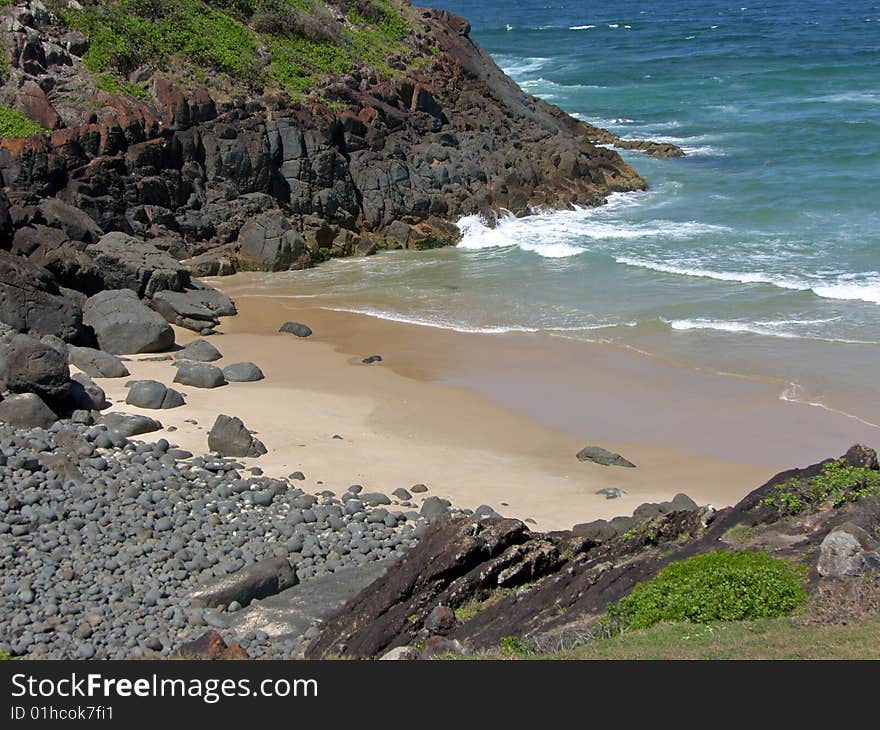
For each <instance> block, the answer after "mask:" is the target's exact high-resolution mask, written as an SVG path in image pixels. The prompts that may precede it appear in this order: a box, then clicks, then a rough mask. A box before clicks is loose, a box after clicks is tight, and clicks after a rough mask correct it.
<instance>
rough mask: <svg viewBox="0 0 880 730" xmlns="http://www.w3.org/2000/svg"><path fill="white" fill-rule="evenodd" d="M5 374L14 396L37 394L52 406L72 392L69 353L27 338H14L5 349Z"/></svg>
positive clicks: (8, 386) (7, 384)
mask: <svg viewBox="0 0 880 730" xmlns="http://www.w3.org/2000/svg"><path fill="white" fill-rule="evenodd" d="M0 360H2V363H3V365H2V371H3V372H2V373H0V379H2V380H5V382H6V387H7V388H8V389H9V390H10V391H12V392H13V393H36V394H37V395H39V396H40V397H41V398H43V399H44V400H46V401H47V402H49V403H53V402H54V403H57V402H59V401H61V400H63V399H64V398H65V397H66V396H67V395H68V393H69V392H70V369H69V368H68V366H67V352H66V351H64V350H62V349H59V348H55V347H52V346H50V345H48V344H46V343H44V342H41V341H40V340H38V339H36V338H34V337H30V336H28V335H15V336H14V337H13V338H12V339H11V340H10V341H9V342H8V344H6V345H5V346H3V356H2V358H0Z"/></svg>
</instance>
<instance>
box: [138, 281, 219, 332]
mask: <svg viewBox="0 0 880 730" xmlns="http://www.w3.org/2000/svg"><path fill="white" fill-rule="evenodd" d="M150 306H151V307H152V308H153V309H155V310H156V311H157V312H159V314H161V315H162V316H163V317H165V319H166V320H167V321H169V322H171V323H172V324H176V325H179V326H181V327H186V328H187V329H190V330H193V331H194V332H200V331H201V330H203V329H205V328H206V327H212V326H214V325H216V324H217V323H218V322H219V321H220V320H219V317H226V316H229V315H232V314H235V305H234V304H232V300H230V299H229V297H226V296H225V295H224V294H221V293H220V292H218V291H216V290H213V289H188V290H186V291H182V292H178V291H170V290H165V291H159V292H156V293H155V294H153V297H152V299H151V300H150Z"/></svg>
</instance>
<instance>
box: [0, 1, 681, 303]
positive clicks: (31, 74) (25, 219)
mask: <svg viewBox="0 0 880 730" xmlns="http://www.w3.org/2000/svg"><path fill="white" fill-rule="evenodd" d="M362 4H364V3H362ZM86 5H87V8H88V7H91V4H89V3H87V4H86ZM341 5H342V3H340V7H341ZM366 5H369V3H366ZM386 5H387V3H386ZM328 7H330V10H334V9H335V10H336V11H337V15H338V14H339V13H340V12H341V11H340V10H339V8H335V6H333V4H332V3H330V4H329V6H328ZM395 7H397V8H398V12H400V13H401V17H402V18H404V19H405V28H406V33H405V35H403V36H402V37H401V39H400V46H401V49H402V50H401V52H400V54H399V56H398V57H396V58H390V59H388V63H389V66H388V67H387V68H384V69H379V70H377V68H376V67H375V66H371V65H368V64H364V65H357V64H355V65H354V66H353V67H352V68H351V69H350V70H349V71H348V72H346V73H344V74H342V75H339V74H336V75H324V76H321V77H320V78H319V79H318V80H316V81H315V84H314V87H313V88H311V89H310V90H309V93H308V94H307V95H299V96H298V97H297V99H296V100H295V101H294V100H292V98H291V97H290V96H289V95H287V94H285V93H284V92H283V90H277V89H272V88H269V87H266V88H250V87H248V86H247V85H245V84H243V83H242V82H240V81H239V80H236V79H234V78H231V77H229V75H228V74H223V73H219V72H218V73H213V74H207V75H203V76H202V77H201V78H202V80H203V81H204V83H201V84H200V83H197V82H195V81H193V77H194V76H195V75H196V74H188V73H185V71H186V69H182V70H179V69H172V70H173V71H174V72H175V73H174V74H173V77H172V74H171V73H166V72H167V69H160V68H156V67H155V66H152V65H150V64H149V63H146V64H143V65H142V66H140V67H138V68H137V69H134V70H131V71H130V72H128V77H127V78H125V77H122V78H121V79H120V78H117V77H118V76H119V74H116V76H114V77H113V78H114V79H115V82H114V84H111V85H108V83H107V81H106V79H107V74H106V73H105V74H95V73H92V72H91V71H90V70H89V68H87V65H86V64H85V63H84V62H83V58H84V57H86V58H87V57H88V52H89V48H90V43H91V42H92V41H91V40H90V39H89V38H88V37H87V35H85V34H84V33H83V32H81V31H77V30H71V29H70V28H69V27H67V26H65V25H64V24H63V23H62V22H61V21H60V20H59V17H57V16H55V15H52V14H51V13H50V12H48V11H47V10H46V9H45V8H44V7H43V6H42V5H41V4H40V3H39V2H38V0H32V2H30V3H28V4H27V5H15V6H11V7H8V8H6V9H4V10H3V11H2V18H0V42H2V45H3V49H4V53H5V56H6V59H7V65H8V69H7V71H5V72H3V73H2V74H0V75H2V77H3V79H4V83H3V85H2V87H0V102H3V103H5V104H6V105H8V106H13V107H15V108H16V109H17V110H18V111H19V112H20V113H22V114H24V115H25V116H26V117H28V118H30V119H32V120H34V121H36V122H37V123H38V124H39V125H41V126H42V127H44V128H46V129H47V130H48V133H47V134H42V135H40V134H38V135H34V136H31V137H28V138H19V139H16V138H5V139H2V140H0V175H2V182H3V185H4V187H5V190H6V195H7V196H8V202H7V201H5V200H0V237H2V241H0V243H2V245H3V247H4V248H9V246H10V240H11V238H12V237H13V236H18V237H19V238H21V235H22V234H20V231H21V229H22V228H28V229H36V230H37V231H38V233H37V234H34V233H32V232H29V233H28V235H29V236H30V238H31V239H32V240H33V241H34V243H37V244H38V246H37V247H36V248H40V247H42V249H41V250H40V253H39V255H38V257H37V262H38V263H39V264H40V265H43V266H44V267H47V266H48V263H49V262H52V263H53V265H54V266H55V267H56V269H60V270H65V271H68V270H70V269H71V268H74V269H76V271H77V272H88V273H89V274H91V273H93V272H94V269H95V268H96V267H95V266H94V263H95V262H94V256H93V255H92V254H91V253H90V252H89V251H84V250H83V247H82V246H77V245H75V246H73V247H70V246H67V245H66V242H64V241H60V242H56V241H55V238H57V236H55V234H51V233H48V232H46V231H44V230H43V229H37V228H36V227H37V226H45V227H48V228H52V225H51V223H48V222H46V221H44V220H42V219H41V218H40V217H39V216H35V215H34V214H33V213H31V211H32V210H33V208H34V206H38V205H40V204H41V201H43V200H45V199H56V198H57V199H59V200H61V201H64V202H65V203H67V204H69V205H70V206H72V207H73V208H74V209H76V210H78V211H80V212H81V213H83V214H85V215H86V216H87V217H88V218H89V219H91V220H92V221H93V222H94V224H95V226H96V227H97V229H98V230H100V231H101V232H104V233H107V232H111V231H119V232H122V233H125V234H127V235H131V236H133V237H134V238H135V239H137V240H140V241H149V242H151V243H152V244H153V245H155V246H156V247H157V248H159V249H160V250H162V251H166V252H168V253H169V254H170V255H171V256H173V257H174V258H175V259H177V260H182V261H186V263H187V266H188V268H189V269H190V271H191V272H192V273H194V274H195V275H205V274H216V273H229V272H232V271H235V270H239V269H263V270H281V269H289V268H299V267H304V266H309V265H311V264H312V263H313V262H315V261H320V260H323V259H324V258H326V257H328V256H331V255H332V256H336V255H340V256H341V255H350V254H354V253H359V254H368V253H371V252H373V251H375V250H376V248H382V247H392V248H396V247H416V248H417V247H428V246H433V245H438V244H444V243H454V242H455V241H456V240H457V238H458V231H457V228H456V227H455V226H454V225H451V221H454V220H456V219H457V218H458V217H459V216H461V215H463V214H470V213H474V212H484V213H489V212H490V211H492V210H498V209H500V208H507V209H510V210H512V211H514V212H515V213H517V214H525V213H527V212H528V210H529V207H530V206H552V207H563V206H567V205H570V204H572V203H578V204H583V205H597V204H601V203H602V202H603V200H604V198H605V197H606V196H607V195H608V194H609V193H610V192H613V191H628V190H638V189H642V188H644V187H645V183H644V181H643V180H642V178H641V177H640V176H639V175H638V173H636V172H635V170H633V169H632V168H631V167H630V166H629V165H628V164H627V163H626V162H624V161H623V160H622V158H621V157H620V156H619V155H618V154H617V153H616V152H614V151H612V150H609V149H606V148H603V147H596V146H594V145H593V144H592V142H591V140H593V139H595V138H596V130H595V128H592V127H590V126H589V125H585V124H582V123H580V122H577V121H576V120H574V119H572V118H571V117H568V116H567V115H565V114H564V113H563V112H562V111H561V110H559V109H558V108H556V107H552V106H550V105H548V104H546V103H544V102H542V101H540V100H537V99H535V98H533V97H531V96H529V95H527V94H525V93H523V92H522V91H521V90H520V89H519V88H518V87H517V86H516V85H515V84H514V83H513V82H512V81H511V80H510V79H509V78H507V77H506V76H505V75H504V74H503V73H502V72H501V70H500V69H499V68H498V67H497V66H496V65H495V63H494V62H493V61H492V60H491V58H490V57H489V56H488V55H487V54H486V53H485V52H483V51H482V50H481V49H480V48H479V47H478V46H477V45H476V44H475V43H474V42H473V41H472V40H471V39H470V37H469V25H468V23H467V22H466V21H465V20H463V19H461V18H459V17H457V16H454V15H451V14H450V13H448V12H444V11H434V10H425V9H419V8H412V7H407V6H399V7H398V6H396V5H395ZM334 17H336V16H334ZM342 17H343V18H344V16H342ZM339 22H340V23H341V24H342V25H345V23H347V22H348V21H346V20H344V19H343V20H342V21H339ZM92 65H94V64H92ZM106 88H110V89H112V90H113V92H112V93H111V92H109V91H105V90H103V89H106ZM602 141H603V142H605V141H607V140H604V138H603V140H602ZM646 149H647V150H648V151H649V152H653V153H657V154H663V153H664V152H663V146H654V147H651V146H650V145H648V146H647V147H646ZM53 236H54V238H53ZM71 238H72V237H71ZM61 246H65V248H64V250H63V251H62V252H58V251H57V248H58V247H61ZM53 257H54V258H53ZM83 276H84V274H83ZM83 276H80V277H79V278H83ZM92 286H93V288H94V284H92Z"/></svg>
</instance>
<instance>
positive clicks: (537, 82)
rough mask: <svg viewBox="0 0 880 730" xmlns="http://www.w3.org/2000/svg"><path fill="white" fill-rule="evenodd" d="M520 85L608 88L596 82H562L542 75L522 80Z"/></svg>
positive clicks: (530, 87)
mask: <svg viewBox="0 0 880 730" xmlns="http://www.w3.org/2000/svg"><path fill="white" fill-rule="evenodd" d="M519 85H520V86H522V87H523V88H526V89H534V88H539V87H542V86H547V87H550V88H551V89H604V88H607V87H605V86H598V85H596V84H560V83H558V82H556V81H551V80H550V79H545V78H544V77H542V76H539V77H538V78H536V79H527V80H525V81H520V82H519Z"/></svg>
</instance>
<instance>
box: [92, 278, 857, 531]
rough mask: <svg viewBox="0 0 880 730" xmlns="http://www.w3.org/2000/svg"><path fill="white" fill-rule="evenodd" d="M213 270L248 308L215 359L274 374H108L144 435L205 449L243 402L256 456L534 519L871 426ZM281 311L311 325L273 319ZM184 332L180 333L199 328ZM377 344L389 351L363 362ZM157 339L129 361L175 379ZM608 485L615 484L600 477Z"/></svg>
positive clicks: (680, 484) (692, 488)
mask: <svg viewBox="0 0 880 730" xmlns="http://www.w3.org/2000/svg"><path fill="white" fill-rule="evenodd" d="M212 284H214V285H217V286H220V287H223V288H226V289H228V290H229V291H230V292H231V293H232V295H233V297H234V298H235V299H236V302H237V305H238V308H239V315H238V316H235V317H230V318H226V319H224V320H223V322H222V325H221V327H220V331H222V332H223V334H222V335H221V336H217V337H213V338H211V342H212V344H214V345H215V346H216V347H217V348H218V349H219V350H220V351H221V352H222V353H223V355H224V357H223V359H222V360H220V361H219V362H218V363H217V364H218V365H221V366H222V365H225V364H229V363H233V362H239V361H244V360H250V361H253V362H255V363H257V364H258V365H259V366H260V367H261V368H262V370H263V371H264V373H265V375H266V378H265V380H263V381H260V382H255V383H230V384H228V385H226V386H223V387H221V388H216V389H213V390H201V389H198V388H192V387H180V386H177V387H178V388H179V389H180V390H181V391H183V392H184V393H185V394H186V398H187V405H186V406H184V407H181V408H177V409H173V410H164V411H147V410H140V409H137V408H134V407H132V406H128V405H126V404H125V403H124V399H125V394H126V388H125V382H127V381H128V379H116V380H110V379H105V380H100V381H99V383H100V384H101V386H102V387H104V388H105V389H106V391H107V395H108V397H109V398H110V399H111V400H112V401H113V403H114V405H113V409H120V410H125V411H129V412H140V413H143V414H145V415H150V416H152V417H158V418H159V419H160V420H161V421H162V423H163V425H164V426H165V427H166V429H167V428H168V427H169V426H171V427H174V428H175V429H176V430H174V431H173V432H171V433H168V432H167V431H165V432H157V433H156V434H148V435H147V436H145V438H159V437H160V436H166V437H168V438H169V439H170V440H172V441H173V442H176V443H178V444H179V445H180V446H181V447H182V448H184V449H187V450H190V451H192V452H193V453H203V452H204V451H205V450H206V449H207V432H208V430H210V428H211V425H212V424H213V422H214V419H215V418H216V416H217V414H218V413H226V414H229V415H236V416H238V417H240V418H241V419H242V420H243V421H244V422H245V424H246V425H247V426H248V427H249V428H250V429H252V430H254V431H255V432H257V433H258V434H259V437H260V439H262V441H263V442H264V443H265V444H266V446H267V447H268V450H269V453H268V454H266V455H265V456H263V457H261V458H259V459H254V460H249V466H250V465H259V466H260V467H261V468H262V469H263V470H264V471H265V473H266V474H268V475H278V476H280V475H287V474H289V473H291V472H293V471H302V472H304V473H305V475H306V482H305V488H306V489H308V490H310V491H313V492H315V491H321V490H323V489H330V490H332V491H334V492H336V493H341V492H343V491H344V490H345V488H346V487H347V486H348V485H350V484H362V485H363V486H364V488H365V489H368V490H375V491H383V492H386V493H390V492H391V491H392V490H394V489H396V488H398V487H405V488H409V487H410V486H412V485H413V484H416V483H424V484H426V485H427V486H428V488H429V492H427V494H426V495H422V496H423V497H424V496H430V495H436V496H440V497H443V498H446V499H449V500H451V501H452V502H453V503H454V504H456V505H458V506H461V507H466V508H475V507H477V506H479V505H481V504H489V505H491V506H492V507H494V508H495V509H496V510H498V511H499V512H501V513H502V514H505V515H509V516H515V517H518V518H520V519H529V520H534V523H535V524H536V526H537V527H538V528H540V529H566V528H570V527H571V526H572V525H573V524H576V523H578V522H584V521H589V520H592V519H596V518H600V517H601V518H610V517H613V516H616V515H619V514H629V513H631V511H632V510H633V508H635V507H636V506H637V505H639V504H641V503H643V502H646V501H662V500H666V499H670V498H671V497H672V496H673V495H674V494H676V493H678V492H685V493H687V494H688V495H690V496H691V497H693V498H694V499H695V500H697V501H698V502H700V503H708V504H713V505H715V506H717V507H720V506H725V505H729V504H733V503H735V502H736V501H737V500H739V499H740V498H741V497H742V496H744V495H745V494H746V493H747V492H749V491H750V490H751V489H753V488H754V487H755V486H757V485H759V484H761V483H762V482H763V481H765V480H766V479H767V478H768V477H770V476H771V475H773V474H774V473H776V472H778V471H780V470H782V469H784V468H789V467H791V466H793V465H795V464H798V463H804V464H806V463H809V462H810V461H815V460H818V459H821V458H825V457H828V456H834V455H837V452H841V453H842V451H843V450H844V449H845V447H846V446H847V445H849V444H850V443H852V442H854V441H855V440H859V437H863V438H867V437H869V436H870V434H864V433H862V430H863V429H861V428H860V426H859V424H857V423H855V422H853V421H851V419H845V418H842V417H835V416H834V414H829V413H826V412H822V411H820V410H818V409H812V408H809V407H807V406H799V405H797V404H787V403H782V402H780V401H779V400H778V398H777V397H776V394H775V391H774V390H773V388H772V387H771V386H769V385H767V384H762V383H760V382H754V381H748V380H744V379H741V378H723V377H721V376H717V375H712V374H707V373H696V372H694V371H689V370H688V371H686V370H682V369H680V368H676V367H675V366H673V365H670V364H666V363H662V362H660V361H656V360H652V359H650V358H644V357H642V356H638V355H635V354H633V353H631V352H624V351H619V350H616V349H615V348H612V347H608V346H601V345H585V344H583V343H571V342H566V341H562V340H558V339H551V338H546V337H543V338H542V337H541V336H540V335H529V336H521V335H503V336H492V335H473V334H464V333H458V332H451V331H443V330H437V329H432V328H426V327H419V326H413V325H408V324H401V323H395V322H388V321H382V320H377V319H373V318H370V317H366V316H363V315H356V314H349V313H344V312H336V311H328V310H325V309H321V308H320V306H318V307H316V306H314V301H313V300H309V306H308V307H303V306H302V301H301V300H300V301H296V300H291V299H279V298H273V297H271V296H263V295H260V296H251V295H248V294H247V293H246V290H243V288H242V285H244V286H245V287H246V285H247V277H244V278H242V277H231V278H229V279H217V280H214V281H212ZM261 291H262V290H261ZM288 320H293V321H299V322H305V323H307V324H309V326H310V327H312V329H313V330H314V334H313V335H312V336H311V337H309V338H306V339H301V338H297V337H294V336H292V335H289V334H282V333H278V331H277V330H278V327H279V326H280V325H281V324H282V323H283V322H285V321H288ZM176 334H177V341H178V344H180V345H184V344H186V343H187V342H189V341H191V340H192V339H194V338H195V335H194V334H193V333H191V332H188V331H186V330H181V329H178V330H177V332H176ZM372 354H381V355H382V356H383V361H382V362H381V363H374V364H371V365H365V364H363V363H362V362H361V360H362V358H364V357H365V356H368V355H372ZM148 357H149V356H136V357H135V358H132V360H131V362H129V363H128V367H129V370H130V371H131V379H142V378H151V379H155V380H159V381H161V382H164V383H166V384H168V385H171V384H172V381H173V378H174V374H175V368H174V366H173V364H172V363H171V362H169V361H149V360H146V358H148ZM191 421H195V422H196V423H191ZM337 437H341V438H337ZM587 443H591V444H598V445H601V446H604V447H605V448H608V449H612V450H614V451H618V452H619V453H622V454H623V455H624V456H626V457H627V458H628V459H630V460H631V461H633V462H634V463H636V464H637V468H636V469H626V468H619V467H605V466H600V465H596V464H592V463H587V462H585V463H581V462H579V461H578V460H577V459H576V458H575V454H576V453H577V452H578V451H579V450H580V449H581V448H582V447H583V446H584V445H585V444H587ZM829 448H830V449H831V451H829ZM606 487H617V488H619V489H621V490H622V492H623V494H622V496H621V497H620V498H618V499H613V500H609V499H606V498H605V497H604V496H603V495H601V494H596V492H597V491H598V490H600V489H603V488H606ZM417 498H418V496H417Z"/></svg>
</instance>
